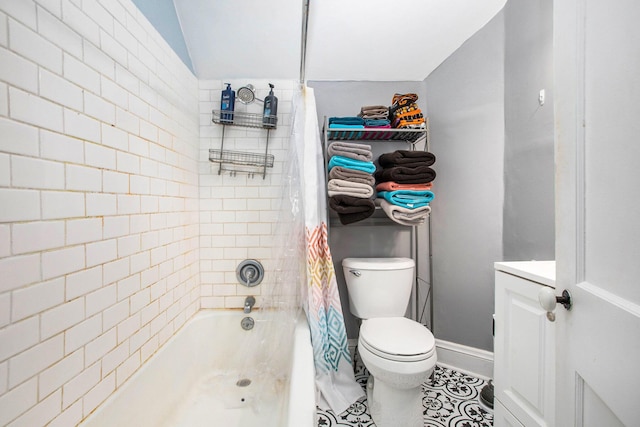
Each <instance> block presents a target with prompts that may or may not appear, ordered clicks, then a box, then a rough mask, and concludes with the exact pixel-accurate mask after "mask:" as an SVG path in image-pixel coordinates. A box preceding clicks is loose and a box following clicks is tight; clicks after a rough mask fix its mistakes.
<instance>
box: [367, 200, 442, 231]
mask: <svg viewBox="0 0 640 427" xmlns="http://www.w3.org/2000/svg"><path fill="white" fill-rule="evenodd" d="M376 204H377V205H379V206H380V207H381V208H382V210H383V211H384V213H386V214H387V216H388V217H389V218H391V219H392V220H393V221H395V222H397V223H398V224H402V225H410V226H413V225H422V224H424V223H425V221H426V219H427V217H428V216H429V214H430V213H431V206H422V207H420V208H417V209H407V208H403V207H402V206H398V205H394V204H392V203H389V202H387V201H386V200H384V199H376Z"/></svg>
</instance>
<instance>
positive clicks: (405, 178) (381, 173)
mask: <svg viewBox="0 0 640 427" xmlns="http://www.w3.org/2000/svg"><path fill="white" fill-rule="evenodd" d="M374 176H375V178H376V182H385V181H394V182H397V183H398V184H426V183H429V182H431V181H433V180H434V179H435V178H436V171H434V170H433V169H431V168H430V167H429V166H417V167H412V168H408V167H405V166H395V167H392V168H382V169H380V170H378V171H376V173H375V175H374Z"/></svg>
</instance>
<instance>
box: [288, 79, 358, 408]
mask: <svg viewBox="0 0 640 427" xmlns="http://www.w3.org/2000/svg"><path fill="white" fill-rule="evenodd" d="M291 129H292V134H291V142H290V143H291V145H292V150H295V154H294V155H295V156H296V157H297V163H298V168H297V170H298V173H299V181H298V182H299V183H300V187H301V190H302V191H301V198H302V200H301V202H302V205H303V209H301V211H303V213H304V227H305V235H306V244H305V252H306V286H305V289H304V293H303V305H304V309H305V311H306V313H307V318H308V321H309V325H310V329H311V341H312V345H313V352H314V363H315V368H316V390H317V394H318V396H317V399H316V402H317V404H318V406H320V407H322V408H324V409H327V408H330V409H331V410H332V411H333V412H334V413H335V414H340V413H342V412H343V411H344V410H346V409H347V408H348V407H349V406H350V405H351V404H352V403H355V401H356V400H358V399H359V398H360V397H362V396H364V392H363V390H362V388H361V387H360V385H359V384H358V383H357V382H356V380H355V377H354V374H353V367H352V364H351V355H350V354H349V348H348V345H347V333H346V328H345V324H344V317H343V315H342V306H341V303H340V295H339V293H338V284H337V282H336V275H335V271H334V268H333V262H332V259H331V252H330V250H329V244H328V240H327V237H328V236H327V210H326V206H327V204H326V183H325V177H324V169H323V168H324V167H325V165H324V159H323V156H322V146H321V142H320V134H319V128H318V118H317V112H316V101H315V96H314V93H313V89H312V88H309V87H307V86H306V85H305V86H303V87H302V88H301V90H300V91H298V92H297V93H296V95H295V97H294V100H293V123H292V127H291Z"/></svg>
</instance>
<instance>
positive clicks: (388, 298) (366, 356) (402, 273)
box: [342, 258, 437, 427]
mask: <svg viewBox="0 0 640 427" xmlns="http://www.w3.org/2000/svg"><path fill="white" fill-rule="evenodd" d="M342 266H343V271H344V273H345V278H346V281H347V289H348V292H349V306H350V311H351V312H352V313H353V314H354V315H355V316H357V317H359V318H360V319H362V324H361V326H360V331H359V337H358V353H359V355H360V358H361V360H362V363H363V364H364V366H365V367H366V368H367V370H368V371H369V373H370V374H371V375H370V376H369V381H368V383H367V401H368V404H369V409H370V412H371V417H372V418H373V421H374V422H375V423H376V426H377V427H396V426H402V427H422V425H423V407H422V389H421V385H422V383H423V382H425V381H426V380H427V379H428V378H429V376H430V375H431V373H432V372H433V369H434V367H435V365H436V361H437V356H436V350H435V339H434V337H433V335H432V334H431V332H430V331H429V330H428V329H427V328H426V327H425V326H423V325H421V324H420V323H418V322H415V321H413V320H411V319H408V318H405V317H403V315H404V312H405V311H406V308H407V305H408V303H409V295H410V293H411V286H412V283H413V269H414V263H413V260H411V259H408V258H346V259H344V260H343V262H342Z"/></svg>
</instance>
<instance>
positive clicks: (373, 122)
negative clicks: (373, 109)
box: [364, 119, 391, 126]
mask: <svg viewBox="0 0 640 427" xmlns="http://www.w3.org/2000/svg"><path fill="white" fill-rule="evenodd" d="M390 124H391V122H390V121H389V120H387V119H364V125H365V126H387V125H390Z"/></svg>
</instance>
